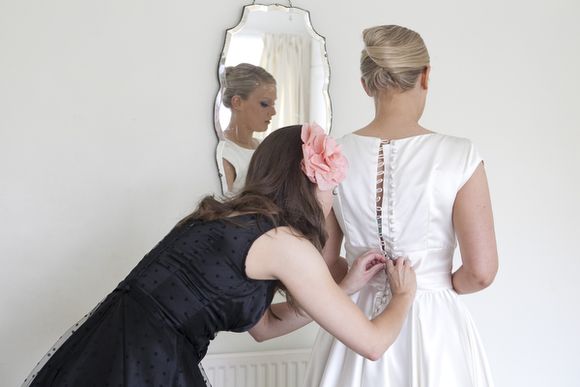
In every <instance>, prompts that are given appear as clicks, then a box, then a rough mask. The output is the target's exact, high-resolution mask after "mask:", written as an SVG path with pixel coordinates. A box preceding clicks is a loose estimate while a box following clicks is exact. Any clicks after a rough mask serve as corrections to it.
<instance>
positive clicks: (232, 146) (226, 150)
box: [216, 140, 255, 194]
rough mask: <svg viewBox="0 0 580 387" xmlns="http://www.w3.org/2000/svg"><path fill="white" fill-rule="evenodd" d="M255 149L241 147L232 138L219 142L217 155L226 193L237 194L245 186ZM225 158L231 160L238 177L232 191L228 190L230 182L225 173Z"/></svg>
mask: <svg viewBox="0 0 580 387" xmlns="http://www.w3.org/2000/svg"><path fill="white" fill-rule="evenodd" d="M254 151H255V149H248V148H244V147H241V146H239V145H238V144H236V143H235V142H233V141H230V140H223V141H220V142H219V143H218V146H217V151H216V156H217V163H218V169H219V174H220V179H221V183H222V189H223V191H224V193H226V194H237V193H238V192H240V191H241V190H242V189H243V188H244V184H246V175H247V174H248V166H249V165H250V160H251V159H252V155H253V154H254ZM224 160H227V161H229V163H230V164H231V165H232V166H233V167H234V170H235V171H236V178H235V179H234V184H233V186H232V189H231V191H230V190H228V183H227V181H226V175H225V173H224V164H223V163H224Z"/></svg>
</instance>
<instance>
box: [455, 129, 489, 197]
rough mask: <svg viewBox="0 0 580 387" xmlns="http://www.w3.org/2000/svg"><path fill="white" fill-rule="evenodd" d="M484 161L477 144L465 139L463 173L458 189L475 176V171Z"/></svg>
mask: <svg viewBox="0 0 580 387" xmlns="http://www.w3.org/2000/svg"><path fill="white" fill-rule="evenodd" d="M482 162H483V159H482V158H481V156H480V154H479V152H478V151H477V148H476V147H475V145H473V143H472V142H471V141H470V140H467V139H465V143H464V157H463V165H462V168H461V171H462V174H461V179H460V181H459V186H458V188H457V190H458V191H459V190H460V189H461V188H462V187H463V186H464V185H465V183H467V181H468V180H469V178H471V176H473V173H474V172H475V170H476V169H477V167H478V166H479V164H481V163H482Z"/></svg>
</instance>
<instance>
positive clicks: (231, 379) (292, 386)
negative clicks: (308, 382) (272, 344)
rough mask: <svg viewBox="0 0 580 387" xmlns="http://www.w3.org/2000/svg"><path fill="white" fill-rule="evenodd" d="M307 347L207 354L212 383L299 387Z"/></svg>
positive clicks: (205, 363) (240, 386) (235, 386)
mask: <svg viewBox="0 0 580 387" xmlns="http://www.w3.org/2000/svg"><path fill="white" fill-rule="evenodd" d="M310 352H311V349H310V348H309V349H294V350H284V351H265V352H242V353H227V354H212V355H207V356H206V357H205V358H204V359H203V361H202V365H203V368H204V370H205V373H206V374H207V377H208V379H209V381H210V383H211V385H212V387H300V386H301V383H302V380H303V379H304V374H305V372H306V366H307V364H308V360H309V358H310Z"/></svg>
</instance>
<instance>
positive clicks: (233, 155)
mask: <svg viewBox="0 0 580 387" xmlns="http://www.w3.org/2000/svg"><path fill="white" fill-rule="evenodd" d="M218 74H219V81H220V89H219V92H218V94H217V97H216V103H215V112H214V121H215V129H216V132H217V135H218V138H219V140H220V141H219V143H218V146H217V151H216V161H217V165H218V171H219V175H220V179H221V184H222V190H223V192H224V194H234V193H236V192H238V191H239V190H240V189H241V188H242V187H243V185H244V182H245V176H246V171H247V166H248V163H249V161H250V158H251V156H252V154H253V151H254V150H255V149H256V147H257V146H258V145H259V144H260V142H261V140H262V139H263V138H264V137H265V136H267V135H268V134H269V133H271V132H272V131H274V130H276V129H277V128H281V127H284V126H287V125H293V124H299V123H304V122H317V123H318V124H319V125H321V126H322V127H323V128H324V129H325V130H326V131H327V132H328V131H329V129H330V124H331V111H330V99H329V97H328V82H329V65H328V60H327V57H326V50H325V42H324V38H323V37H322V36H320V35H318V34H317V33H316V32H315V31H314V29H313V28H312V25H311V23H310V16H309V14H308V12H307V11H305V10H303V9H300V8H296V7H284V6H281V5H267V6H266V5H249V6H245V7H244V11H243V13H242V18H241V21H240V22H239V24H238V25H237V26H236V27H234V28H232V29H230V30H228V31H227V32H226V39H225V44H224V49H223V51H222V56H221V59H220V64H219V69H218Z"/></svg>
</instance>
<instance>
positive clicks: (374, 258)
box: [340, 250, 387, 294]
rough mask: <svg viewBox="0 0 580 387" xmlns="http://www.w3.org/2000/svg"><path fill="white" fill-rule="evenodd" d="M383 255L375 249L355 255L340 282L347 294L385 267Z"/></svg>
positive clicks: (354, 291)
mask: <svg viewBox="0 0 580 387" xmlns="http://www.w3.org/2000/svg"><path fill="white" fill-rule="evenodd" d="M386 261H387V260H386V259H385V257H384V256H383V255H382V254H381V253H380V252H378V251H376V250H371V251H367V252H366V253H364V254H363V255H361V256H359V257H357V258H356V259H355V260H354V262H353V263H352V266H351V267H350V269H349V270H348V273H346V276H345V277H344V278H343V280H342V282H341V283H340V287H341V288H342V289H344V291H345V292H346V293H347V294H353V293H356V292H358V291H359V290H360V289H361V288H362V287H363V286H365V285H366V283H367V282H369V280H370V279H371V278H373V277H374V276H375V274H377V273H378V272H379V271H381V270H383V269H384V268H385V263H386Z"/></svg>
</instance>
